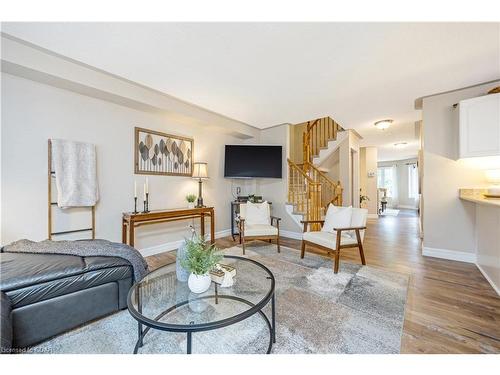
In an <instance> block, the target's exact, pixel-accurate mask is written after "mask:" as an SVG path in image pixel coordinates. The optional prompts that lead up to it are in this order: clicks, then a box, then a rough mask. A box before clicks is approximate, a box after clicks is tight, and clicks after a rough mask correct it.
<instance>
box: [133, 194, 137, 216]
mask: <svg viewBox="0 0 500 375" xmlns="http://www.w3.org/2000/svg"><path fill="white" fill-rule="evenodd" d="M136 213H137V197H134V214H136Z"/></svg>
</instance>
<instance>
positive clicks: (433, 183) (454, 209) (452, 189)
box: [422, 81, 500, 259]
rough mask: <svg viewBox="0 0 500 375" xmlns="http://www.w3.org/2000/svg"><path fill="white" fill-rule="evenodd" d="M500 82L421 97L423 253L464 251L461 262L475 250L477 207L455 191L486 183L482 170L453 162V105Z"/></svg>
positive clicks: (455, 146) (455, 126)
mask: <svg viewBox="0 0 500 375" xmlns="http://www.w3.org/2000/svg"><path fill="white" fill-rule="evenodd" d="M499 84H500V81H496V82H493V83H490V84H486V85H480V86H475V87H470V88H466V89H463V90H457V91H453V92H449V93H444V94H440V95H434V96H430V97H426V98H424V99H423V106H422V118H423V125H424V127H423V129H424V143H423V144H424V149H423V159H424V163H423V167H424V171H423V190H422V193H423V198H424V199H423V212H425V218H424V221H423V223H424V240H423V250H424V255H425V253H426V252H432V251H434V252H435V251H441V250H445V252H446V251H452V252H454V253H457V254H458V255H460V254H461V253H463V254H464V259H465V258H467V257H468V254H471V253H475V251H476V238H475V231H474V228H475V219H476V218H475V205H474V203H470V202H465V201H463V200H460V199H459V198H458V189H459V188H462V187H473V186H478V185H481V184H484V183H485V182H486V181H485V176H484V172H483V171H481V170H477V169H473V168H470V167H467V166H466V165H465V164H464V163H462V162H460V161H458V160H455V158H456V155H458V153H457V150H458V142H457V140H458V123H457V122H456V120H455V119H454V111H455V110H454V108H453V104H455V103H458V102H459V101H460V100H464V99H468V98H473V97H477V96H480V95H484V94H485V93H486V92H487V91H488V90H489V89H491V88H493V87H495V86H498V85H499ZM455 258H457V257H455ZM469 258H470V256H469Z"/></svg>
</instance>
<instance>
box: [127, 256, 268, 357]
mask: <svg viewBox="0 0 500 375" xmlns="http://www.w3.org/2000/svg"><path fill="white" fill-rule="evenodd" d="M221 263H223V264H228V265H231V266H233V267H235V268H236V276H235V277H234V279H233V280H234V284H233V286H231V287H228V288H222V287H221V286H220V285H218V284H217V283H215V282H212V283H211V285H210V288H209V289H208V291H206V292H205V293H202V294H194V293H191V291H190V290H189V287H188V285H187V282H180V281H178V280H177V276H176V271H175V263H174V264H169V265H166V266H163V267H161V268H158V269H157V270H155V271H152V272H150V273H149V274H148V275H146V276H145V277H144V278H143V279H142V280H141V281H140V282H138V283H135V284H134V285H133V286H132V288H131V289H130V291H129V293H128V297H127V305H128V310H129V312H130V314H131V315H132V317H134V319H135V320H137V322H138V339H137V343H136V345H135V348H134V354H136V353H137V352H138V350H139V349H140V348H141V347H142V346H143V342H144V340H145V339H147V338H145V336H146V334H147V333H148V332H149V330H150V329H151V328H153V329H158V330H162V331H170V332H185V333H186V334H187V353H188V354H191V352H192V335H193V333H195V332H202V331H209V330H213V329H218V328H222V327H226V326H229V325H231V324H235V323H238V322H241V321H243V320H245V319H247V318H249V317H251V316H253V315H255V314H259V315H260V316H261V317H262V319H263V320H264V322H265V323H266V325H267V327H268V329H269V344H268V347H267V353H270V352H271V349H272V346H273V343H275V342H276V318H275V298H274V286H275V280H274V276H273V274H272V273H271V271H270V270H269V269H268V268H267V267H265V266H264V265H262V264H261V263H259V262H256V261H255V260H252V259H248V258H242V257H238V256H230V255H226V256H224V260H223V261H222V262H221ZM269 301H271V321H270V320H269V318H268V317H267V315H266V314H265V313H264V311H263V309H264V307H265V306H267V305H268V303H269ZM143 326H146V327H145V328H143Z"/></svg>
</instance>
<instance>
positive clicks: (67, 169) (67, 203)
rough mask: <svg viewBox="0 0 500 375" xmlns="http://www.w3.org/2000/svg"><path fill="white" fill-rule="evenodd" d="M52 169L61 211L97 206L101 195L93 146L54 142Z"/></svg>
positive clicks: (54, 140) (56, 140) (61, 140)
mask: <svg viewBox="0 0 500 375" xmlns="http://www.w3.org/2000/svg"><path fill="white" fill-rule="evenodd" d="M52 165H53V169H54V171H55V172H56V187H57V204H58V206H59V207H62V208H65V207H84V206H94V205H95V204H96V203H97V201H98V199H99V193H98V189H97V167H96V151H95V146H94V145H93V144H90V143H81V142H74V141H66V140H63V139H53V140H52Z"/></svg>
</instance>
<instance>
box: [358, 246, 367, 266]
mask: <svg viewBox="0 0 500 375" xmlns="http://www.w3.org/2000/svg"><path fill="white" fill-rule="evenodd" d="M358 247H359V256H360V257H361V264H362V265H363V266H365V265H366V261H365V253H364V252H363V245H362V244H359V246H358Z"/></svg>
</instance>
